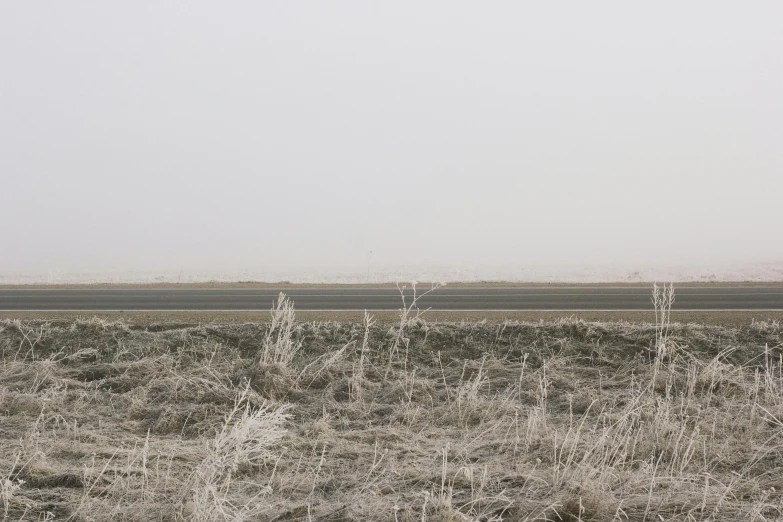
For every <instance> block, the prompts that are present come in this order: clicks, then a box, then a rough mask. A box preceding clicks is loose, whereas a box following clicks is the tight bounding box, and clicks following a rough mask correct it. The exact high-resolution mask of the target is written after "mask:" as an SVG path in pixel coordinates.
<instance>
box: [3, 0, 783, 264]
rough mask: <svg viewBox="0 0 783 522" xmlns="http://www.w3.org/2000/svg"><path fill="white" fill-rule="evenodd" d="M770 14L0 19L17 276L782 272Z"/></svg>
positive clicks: (241, 13) (53, 9) (231, 13)
mask: <svg viewBox="0 0 783 522" xmlns="http://www.w3.org/2000/svg"><path fill="white" fill-rule="evenodd" d="M781 5H783V4H780V3H778V2H752V3H745V2H655V3H649V4H647V5H645V6H642V5H641V4H639V3H631V2H535V3H534V2H462V1H460V2H454V1H448V2H447V1H441V2H403V1H394V2H365V1H356V2H282V1H281V2H233V3H230V2H229V3H224V2H206V1H189V2H177V3H175V2H152V1H149V2H98V1H95V2H77V1H71V2H3V3H2V4H0V181H1V182H2V183H1V184H0V222H2V224H3V241H2V246H0V273H2V272H13V271H23V270H24V271H36V270H40V271H44V270H63V271H81V272H89V271H103V270H115V271H116V270H151V271H155V270H170V269H180V268H182V269H185V270H215V271H221V270H234V269H252V268H265V267H281V266H287V265H289V266H335V267H341V266H354V265H356V266H361V265H363V264H365V263H366V261H367V255H368V251H369V250H372V251H373V262H374V263H376V264H378V265H394V264H408V265H417V266H426V265H434V264H460V263H472V264H486V265H496V264H515V263H518V264H520V265H525V264H527V263H538V264H540V263H548V262H558V263H570V264H574V265H579V264H580V263H586V264H596V263H597V264H600V263H609V262H612V263H626V264H628V265H633V264H635V263H637V264H638V263H649V262H661V263H676V262H681V261H688V262H694V263H701V264H704V265H705V266H707V265H709V264H710V263H713V262H718V261H719V262H724V261H777V260H781V259H783V241H781V239H783V233H782V232H781V230H783V227H782V226H781V223H783V214H782V213H781V212H782V211H783V205H781V202H782V201H783V198H782V194H783V168H782V167H783V155H782V154H781V150H783V148H782V147H781V144H783V31H781V30H780V21H781V19H783V7H781Z"/></svg>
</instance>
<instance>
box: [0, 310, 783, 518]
mask: <svg viewBox="0 0 783 522" xmlns="http://www.w3.org/2000/svg"><path fill="white" fill-rule="evenodd" d="M287 306H288V305H287V304H286V302H285V301H281V302H280V303H279V304H278V306H277V307H276V309H275V310H276V312H274V313H277V314H278V315H277V316H275V317H276V319H275V317H273V319H275V321H274V323H273V324H271V325H270V324H261V325H259V324H245V325H236V324H235V325H217V324H210V325H200V326H192V327H175V326H172V327H167V326H165V325H158V326H154V327H150V328H140V327H136V326H134V325H130V324H122V323H106V322H102V321H86V322H85V321H77V322H67V323H66V322H63V323H58V322H53V323H39V322H25V323H20V322H11V321H6V322H0V354H1V355H2V365H0V447H1V448H2V450H3V455H4V458H3V459H0V513H2V516H3V520H9V521H16V520H36V521H37V520H85V521H87V520H96V521H98V520H161V521H168V520H171V521H174V520H209V521H213V520H221V521H223V520H231V521H238V520H261V521H277V522H283V521H313V522H315V521H321V522H337V521H367V520H377V521H399V522H401V521H479V520H481V521H490V520H493V521H499V520H531V521H532V520H541V521H543V520H549V521H610V520H616V521H626V520H628V521H660V520H663V521H705V522H706V521H708V520H709V521H719V520H725V521H737V520H748V521H754V520H755V521H758V522H761V521H770V520H780V519H781V518H782V517H783V495H781V492H783V372H782V371H781V368H782V367H783V328H781V326H780V325H779V324H777V323H753V324H750V325H747V326H744V327H741V328H733V329H729V328H722V327H706V326H699V325H682V324H668V323H667V328H666V329H665V330H662V329H661V328H660V324H659V327H656V325H655V324H629V323H611V324H609V323H585V322H581V321H576V320H573V321H559V322H553V323H506V324H491V323H450V324H443V323H441V324H427V323H426V322H424V321H423V320H422V318H421V317H419V318H417V319H416V320H408V319H410V315H409V316H408V317H407V319H405V320H403V321H401V322H400V324H399V325H398V326H395V327H393V328H391V329H389V328H388V327H381V326H378V325H376V324H375V323H374V322H373V320H372V318H371V317H369V316H368V317H367V318H366V320H365V322H364V323H363V324H339V323H334V322H327V323H295V322H294V320H293V309H292V308H286V307H287ZM651 316H652V311H651ZM289 319H290V320H289ZM662 336H663V337H664V338H665V346H667V347H669V346H675V345H676V347H677V349H676V350H671V351H668V352H667V353H666V354H661V353H660V351H661V338H662ZM663 355H665V357H664V356H663Z"/></svg>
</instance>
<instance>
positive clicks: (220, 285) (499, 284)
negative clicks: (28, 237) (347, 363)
mask: <svg viewBox="0 0 783 522" xmlns="http://www.w3.org/2000/svg"><path fill="white" fill-rule="evenodd" d="M668 282H669V281H667V283H668ZM653 283H654V282H653V281H649V282H641V283H623V282H617V283H558V282H553V283H546V282H538V283H514V282H505V281H487V282H480V283H448V284H447V285H444V287H446V288H651V287H652V285H653ZM433 284H435V283H432V282H418V283H417V288H419V289H425V290H426V289H428V288H430V287H431V286H432V285H433ZM658 284H662V281H658ZM673 284H674V286H675V288H679V287H683V288H686V287H687V288H759V287H770V288H783V281H771V282H765V281H717V282H684V281H683V282H677V281H674V282H673ZM400 285H401V286H402V285H404V286H407V287H410V286H411V284H410V283H409V282H408V283H400ZM330 288H333V289H339V288H356V289H362V288H365V289H366V288H395V289H396V288H397V284H396V283H367V284H363V283H359V284H353V283H352V284H342V283H330V284H318V283H314V284H299V283H297V284H294V283H286V282H284V281H281V282H279V283H261V282H254V281H244V282H234V283H224V282H213V283H139V284H136V283H133V284H131V283H100V284H83V285H82V284H78V285H77V284H63V285H58V284H46V285H0V290H19V289H30V290H32V289H41V290H56V289H60V290H90V289H106V290H122V289H128V290H131V289H139V290H141V289H153V290H154V289H158V290H164V289H183V290H185V289H193V290H198V289H216V290H220V289H226V290H231V289H237V290H240V289H248V290H252V289H260V290H263V289H267V290H269V289H280V290H296V289H299V290H307V289H330Z"/></svg>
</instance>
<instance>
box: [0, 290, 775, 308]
mask: <svg viewBox="0 0 783 522" xmlns="http://www.w3.org/2000/svg"><path fill="white" fill-rule="evenodd" d="M284 291H285V293H286V295H288V296H289V297H290V298H291V299H292V300H293V301H294V305H295V306H296V309H297V310H314V311H315V310H324V311H332V310H335V311H336V310H374V311H380V310H398V309H399V308H401V306H402V300H401V298H400V293H399V291H398V290H397V289H396V288H389V287H384V288H366V287H362V288H350V287H346V288H306V287H299V288H295V289H291V288H288V289H285V290H284ZM279 292H280V290H276V289H273V288H269V289H230V288H227V289H195V288H190V289H149V288H146V289H95V288H85V289H77V290H75V289H45V288H25V289H21V288H16V289H0V311H22V310H24V311H109V310H122V311H139V310H161V311H162V310H169V311H171V310H194V311H195V310H202V311H203V310H268V309H269V308H271V307H272V305H273V303H274V301H275V300H276V298H277V295H278V294H279ZM675 294H676V298H675V302H674V309H675V310H783V287H780V286H777V287H775V286H769V287H764V286H755V287H726V286H723V287H717V286H716V287H707V286H699V287H680V288H675ZM406 296H407V299H408V303H410V297H411V294H410V291H409V290H408V291H406ZM650 296H651V288H650V287H615V288H611V287H556V288H554V287H540V288H537V287H524V288H502V287H486V288H476V287H471V288H459V287H456V288H455V287H451V288H450V287H448V286H446V287H443V288H439V289H437V290H435V291H434V292H432V293H431V294H429V295H427V296H425V297H423V298H421V299H420V301H419V303H418V306H419V308H422V309H424V308H431V309H433V310H444V311H447V310H481V311H489V310H504V311H506V310H507V311H512V310H564V311H570V310H617V311H622V310H652V303H651V302H650Z"/></svg>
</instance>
